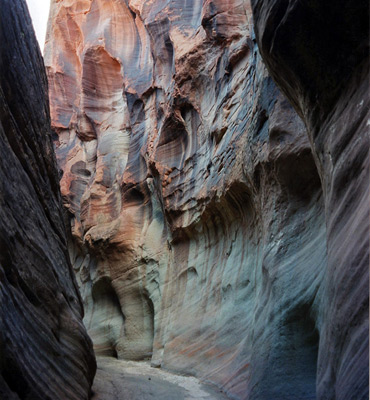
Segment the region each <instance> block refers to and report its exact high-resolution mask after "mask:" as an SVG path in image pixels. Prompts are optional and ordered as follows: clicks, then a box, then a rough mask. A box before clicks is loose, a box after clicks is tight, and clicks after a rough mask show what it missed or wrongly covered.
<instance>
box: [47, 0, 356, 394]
mask: <svg viewBox="0 0 370 400" xmlns="http://www.w3.org/2000/svg"><path fill="white" fill-rule="evenodd" d="M45 59H46V66H47V74H48V79H49V92H50V104H51V116H52V124H53V127H54V130H55V132H56V137H55V146H56V153H57V159H58V163H59V166H60V167H61V169H62V170H63V177H62V179H61V191H62V196H63V201H64V205H65V207H66V208H67V210H68V211H69V217H70V224H71V232H72V235H71V236H72V237H71V240H70V246H69V247H70V248H69V250H70V254H71V257H72V259H73V267H74V269H75V271H76V273H77V276H78V282H79V285H80V290H81V293H82V297H83V300H84V304H85V311H86V316H85V320H84V321H85V324H86V326H87V328H88V332H89V334H90V335H91V337H92V339H93V342H94V347H95V351H96V353H97V354H100V355H113V356H117V357H118V358H123V359H131V360H137V359H143V358H150V359H151V362H152V365H154V366H162V367H163V368H167V369H171V370H175V371H178V372H182V373H186V374H193V375H196V376H197V377H199V378H201V379H204V380H209V381H212V382H214V383H216V384H218V385H219V386H220V387H222V388H223V389H224V390H225V391H227V393H228V395H230V396H231V397H232V398H236V399H259V400H261V399H272V398H276V399H280V400H283V399H314V398H315V397H316V376H317V357H318V353H320V356H321V354H322V351H323V350H322V343H325V342H327V339H324V338H323V337H324V336H325V335H327V328H326V325H325V324H328V323H329V324H330V318H331V317H330V315H331V314H332V313H333V310H332V308H333V307H334V308H335V307H337V305H336V304H335V303H331V302H330V300H331V297H330V295H329V293H328V292H327V288H328V286H327V285H328V283H327V282H328V277H330V274H329V275H328V264H327V243H326V238H327V237H328V234H327V225H326V220H327V219H326V220H325V206H326V199H327V195H326V196H325V197H323V190H322V187H323V186H322V180H323V176H322V171H321V170H320V171H319V172H318V169H317V166H316V162H315V159H314V156H313V155H312V151H311V144H310V142H309V139H308V135H307V133H306V131H305V127H304V125H303V123H302V121H301V120H300V118H299V117H298V115H297V114H296V112H295V111H294V109H293V108H292V107H291V106H290V104H289V103H288V101H287V100H286V99H285V97H284V96H283V95H282V94H281V93H280V92H279V90H278V89H277V87H276V86H275V84H274V83H273V80H272V79H271V77H270V76H269V75H268V73H267V71H266V69H265V67H264V65H263V63H262V61H261V58H260V55H259V53H258V49H257V44H256V40H255V37H254V32H253V24H252V12H251V7H250V3H249V1H243V0H228V1H220V0H207V1H200V0H186V1H184V0H181V1H180V0H171V1H163V0H151V1H144V0H130V1H129V0H120V1H107V0H104V1H103V0H62V1H56V0H55V1H53V2H52V5H51V17H50V20H49V27H48V34H47V39H46V47H45ZM315 154H316V153H315ZM315 157H316V156H315ZM323 182H324V181H323ZM324 187H325V186H324ZM324 192H325V193H327V192H326V189H325V191H324ZM324 200H325V201H324ZM330 229H333V228H330V227H329V230H330ZM329 238H330V235H329ZM335 279H336V277H335V276H332V283H331V284H332V285H334V286H335ZM361 279H362V278H361ZM352 282H353V283H355V281H352ZM361 282H362V280H361ZM351 301H352V300H351ZM348 307H349V308H351V306H350V305H349V306H348ZM352 309H353V308H352ZM334 328H335V327H333V329H334ZM323 335H324V336H323ZM342 343H343V342H342ZM343 351H344V352H345V349H343ZM347 365H348V366H349V364H347ZM320 368H321V366H320Z"/></svg>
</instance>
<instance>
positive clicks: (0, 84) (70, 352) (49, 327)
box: [0, 0, 95, 400]
mask: <svg viewBox="0 0 370 400" xmlns="http://www.w3.org/2000/svg"><path fill="white" fill-rule="evenodd" d="M0 43H1V47H0V136H1V140H0V398H1V399H51V400H55V399H76V400H77V399H78V400H81V399H87V398H88V395H89V391H90V386H91V384H92V380H93V376H94V373H95V359H94V355H93V352H92V343H91V340H90V339H89V337H88V336H87V333H86V330H85V328H84V326H83V324H82V317H83V309H82V302H81V299H80V296H79V294H78V288H77V285H76V280H75V278H74V276H73V270H72V266H71V263H70V260H69V257H68V252H67V240H66V231H65V224H64V223H63V213H62V205H61V197H60V192H59V187H58V174H57V169H56V162H55V156H54V152H53V146H52V140H51V128H50V115H49V105H48V101H47V80H46V74H45V70H44V64H43V60H42V57H41V54H40V50H39V48H38V45H37V42H36V38H35V35H34V32H33V28H32V24H31V20H30V17H29V14H28V10H27V7H26V4H25V2H24V1H23V0H19V1H16V2H13V1H11V0H3V1H2V2H1V8H0Z"/></svg>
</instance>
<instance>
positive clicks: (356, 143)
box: [252, 0, 370, 400]
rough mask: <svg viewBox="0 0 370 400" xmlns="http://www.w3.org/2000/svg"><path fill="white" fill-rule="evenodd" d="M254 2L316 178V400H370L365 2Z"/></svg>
mask: <svg viewBox="0 0 370 400" xmlns="http://www.w3.org/2000/svg"><path fill="white" fill-rule="evenodd" d="M252 3H253V7H254V16H255V19H256V32H257V38H258V43H259V46H260V49H261V52H262V56H263V58H264V60H265V61H266V64H267V66H268V68H269V71H270V72H271V74H272V76H273V77H274V79H275V80H276V82H278V84H279V85H280V87H281V88H282V90H283V91H284V93H285V94H286V95H287V97H288V98H289V100H290V101H291V103H292V104H294V106H295V108H296V110H297V112H298V113H299V114H300V115H301V116H302V118H303V119H304V121H305V123H306V126H307V128H308V134H309V138H310V142H311V144H312V148H313V152H314V155H315V159H316V165H317V166H318V171H319V174H320V176H321V180H322V186H323V193H324V202H325V212H326V226H327V246H328V266H327V269H326V271H325V276H324V282H323V285H324V292H325V296H324V299H323V302H322V306H321V307H322V309H323V311H322V312H323V318H322V320H321V322H320V324H321V328H320V332H321V333H320V350H319V357H318V377H317V394H318V398H320V399H333V398H335V399H338V400H339V399H343V400H344V399H345V400H348V399H354V400H355V399H356V400H357V399H368V398H369V388H368V378H369V352H368V348H369V347H368V346H369V319H368V313H369V285H368V283H369V199H370V198H369V144H370V143H369V125H370V111H369V110H370V96H369V82H370V79H369V19H368V16H369V3H368V2H367V1H361V0H360V1H350V2H348V1H339V2H338V1H335V2H334V1H326V2H321V1H319V0H317V1H316V0H315V1H311V2H309V3H307V4H304V3H302V2H298V1H291V2H290V3H289V7H286V2H284V1H262V0H261V1H260V0H253V1H252ZM292 32H294V33H295V34H294V40H292Z"/></svg>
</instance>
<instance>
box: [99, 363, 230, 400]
mask: <svg viewBox="0 0 370 400" xmlns="http://www.w3.org/2000/svg"><path fill="white" fill-rule="evenodd" d="M97 363H98V369H97V372H96V377H95V381H94V385H93V397H92V400H220V399H223V400H225V399H227V397H226V395H225V394H224V393H222V392H221V391H220V390H219V389H217V388H216V387H213V386H210V385H206V384H203V383H201V382H200V381H199V380H198V379H196V378H193V377H188V376H181V375H176V374H173V373H171V372H167V371H163V370H161V369H158V368H152V367H151V366H150V363H149V362H134V361H123V360H117V359H115V358H110V357H98V358H97Z"/></svg>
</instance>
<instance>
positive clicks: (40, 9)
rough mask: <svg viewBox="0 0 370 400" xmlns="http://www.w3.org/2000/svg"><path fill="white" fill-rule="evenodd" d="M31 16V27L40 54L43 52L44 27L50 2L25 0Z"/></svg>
mask: <svg viewBox="0 0 370 400" xmlns="http://www.w3.org/2000/svg"><path fill="white" fill-rule="evenodd" d="M26 2H27V5H28V9H29V11H30V14H31V18H32V23H33V27H34V29H35V32H36V37H37V40H38V42H39V45H40V49H41V51H42V53H43V52H44V44H45V36H46V27H47V23H48V17H49V9H50V0H26Z"/></svg>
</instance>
